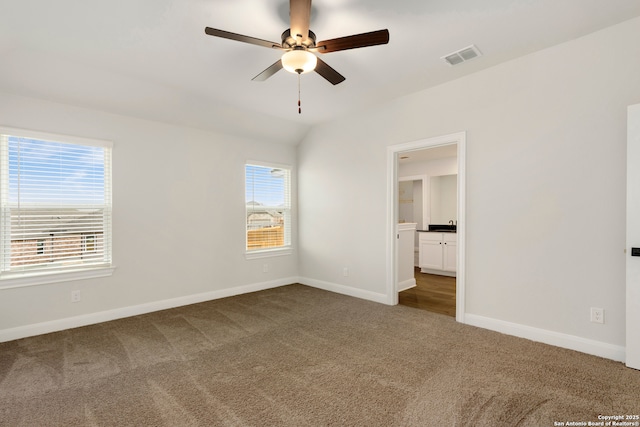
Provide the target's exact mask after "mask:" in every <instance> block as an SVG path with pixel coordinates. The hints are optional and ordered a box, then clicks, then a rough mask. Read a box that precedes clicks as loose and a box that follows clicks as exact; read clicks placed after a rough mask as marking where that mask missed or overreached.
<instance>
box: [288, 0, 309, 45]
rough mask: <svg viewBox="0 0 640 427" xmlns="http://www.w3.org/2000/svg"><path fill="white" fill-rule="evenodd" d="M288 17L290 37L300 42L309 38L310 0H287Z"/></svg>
mask: <svg viewBox="0 0 640 427" xmlns="http://www.w3.org/2000/svg"><path fill="white" fill-rule="evenodd" d="M289 19H290V27H291V37H293V38H294V39H295V40H298V39H299V40H300V42H301V43H304V42H306V41H307V40H308V39H309V21H310V20H311V0H289ZM298 36H300V37H298Z"/></svg>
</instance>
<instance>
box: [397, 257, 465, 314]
mask: <svg viewBox="0 0 640 427" xmlns="http://www.w3.org/2000/svg"><path fill="white" fill-rule="evenodd" d="M415 277H416V285H417V286H416V287H415V288H411V289H407V290H406V291H402V292H400V293H399V294H398V302H399V303H400V304H403V305H408V306H409V307H414V308H419V309H421V310H427V311H433V312H435V313H440V314H446V315H447V316H453V317H455V315H456V278H455V277H448V276H438V275H435V274H427V273H420V269H419V268H416V270H415Z"/></svg>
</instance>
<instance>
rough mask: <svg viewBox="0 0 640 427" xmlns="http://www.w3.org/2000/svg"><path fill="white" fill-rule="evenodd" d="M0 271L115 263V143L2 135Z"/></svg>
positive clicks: (24, 273) (36, 271)
mask: <svg viewBox="0 0 640 427" xmlns="http://www.w3.org/2000/svg"><path fill="white" fill-rule="evenodd" d="M0 165H1V168H0V209H1V212H0V232H1V233H0V234H1V235H2V237H1V238H0V277H2V276H4V277H14V276H18V277H19V276H28V275H29V274H31V273H33V274H40V273H46V272H58V271H60V272H62V271H70V270H77V269H86V268H93V267H98V266H106V265H110V264H111V234H112V229H111V222H112V221H111V147H110V146H109V145H108V144H107V143H105V144H104V145H103V144H100V143H95V144H93V143H75V142H59V141H51V140H47V139H39V138H32V137H27V136H21V135H13V134H7V133H1V134H0Z"/></svg>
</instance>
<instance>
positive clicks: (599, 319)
mask: <svg viewBox="0 0 640 427" xmlns="http://www.w3.org/2000/svg"><path fill="white" fill-rule="evenodd" d="M591 321H592V322H593V323H604V308H597V307H591Z"/></svg>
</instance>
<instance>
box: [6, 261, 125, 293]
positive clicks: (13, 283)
mask: <svg viewBox="0 0 640 427" xmlns="http://www.w3.org/2000/svg"><path fill="white" fill-rule="evenodd" d="M114 270H115V267H113V266H111V267H97V268H90V269H85V270H76V271H64V272H59V273H52V272H46V273H39V274H37V273H36V274H30V275H28V276H24V275H9V274H8V275H7V276H6V277H2V278H0V290H2V289H13V288H23V287H26V286H38V285H47V284H49V283H60V282H69V281H73V280H84V279H94V278H97V277H108V276H111V275H112V274H113V271H114Z"/></svg>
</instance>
